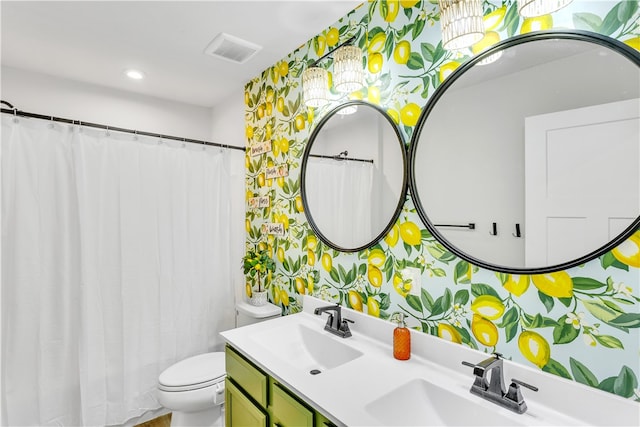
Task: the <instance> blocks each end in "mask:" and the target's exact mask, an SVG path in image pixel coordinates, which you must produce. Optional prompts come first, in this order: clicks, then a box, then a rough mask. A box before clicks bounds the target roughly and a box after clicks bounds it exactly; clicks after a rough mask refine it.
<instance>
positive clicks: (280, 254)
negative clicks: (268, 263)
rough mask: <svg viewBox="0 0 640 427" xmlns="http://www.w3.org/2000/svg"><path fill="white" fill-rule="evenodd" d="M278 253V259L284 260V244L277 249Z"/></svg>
mask: <svg viewBox="0 0 640 427" xmlns="http://www.w3.org/2000/svg"><path fill="white" fill-rule="evenodd" d="M276 254H277V256H278V261H280V262H283V261H284V248H283V247H282V246H280V247H279V248H278V250H277V251H276Z"/></svg>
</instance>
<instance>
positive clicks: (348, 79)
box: [333, 46, 364, 93]
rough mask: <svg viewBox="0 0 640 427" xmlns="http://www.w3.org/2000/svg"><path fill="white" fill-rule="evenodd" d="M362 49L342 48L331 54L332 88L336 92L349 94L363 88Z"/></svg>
mask: <svg viewBox="0 0 640 427" xmlns="http://www.w3.org/2000/svg"><path fill="white" fill-rule="evenodd" d="M363 81H364V68H362V49H360V48H359V47H358V46H342V47H341V48H340V49H338V50H336V52H335V53H334V54H333V86H334V87H335V88H336V90H337V91H338V92H342V93H351V92H353V91H356V90H359V89H360V88H362V86H363Z"/></svg>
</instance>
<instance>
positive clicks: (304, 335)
mask: <svg viewBox="0 0 640 427" xmlns="http://www.w3.org/2000/svg"><path fill="white" fill-rule="evenodd" d="M251 338H252V339H253V340H254V341H256V342H257V343H258V344H260V345H261V346H263V347H265V349H267V350H268V351H269V352H270V353H271V354H272V355H274V356H278V357H279V358H280V359H282V360H283V361H285V362H287V363H289V364H290V365H291V366H292V367H294V368H295V369H301V370H304V371H306V372H310V373H312V374H318V373H321V372H324V371H327V370H329V369H333V368H335V367H337V366H340V365H343V364H345V363H347V362H350V361H352V360H354V359H356V358H358V357H360V356H362V352H361V351H359V350H356V349H354V348H352V347H350V346H348V345H346V344H343V343H342V342H340V341H339V339H338V338H333V337H331V336H328V335H327V334H326V333H325V332H320V331H316V330H314V329H311V328H310V327H308V326H306V325H303V324H293V325H286V326H280V327H277V328H274V329H271V330H269V331H261V332H260V333H259V334H255V335H253V336H252V337H251Z"/></svg>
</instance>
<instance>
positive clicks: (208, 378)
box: [157, 301, 281, 427]
mask: <svg viewBox="0 0 640 427" xmlns="http://www.w3.org/2000/svg"><path fill="white" fill-rule="evenodd" d="M280 314H281V310H280V307H278V306H275V305H273V304H270V303H267V304H266V305H263V306H260V307H256V306H253V305H250V304H248V303H246V302H244V301H243V302H239V303H238V304H236V326H237V327H240V326H245V325H249V324H252V323H258V322H262V321H265V320H269V319H274V318H276V317H279V316H280ZM225 376H226V373H225V363H224V353H223V352H215V353H205V354H199V355H197V356H193V357H189V358H188V359H185V360H182V361H180V362H178V363H176V364H174V365H172V366H170V367H168V368H167V369H165V370H164V371H163V372H162V373H161V374H160V377H158V390H157V397H158V402H159V403H160V404H161V405H162V406H164V407H165V408H167V409H170V410H171V412H172V414H171V427H186V426H207V427H213V426H224V409H223V408H224V379H225Z"/></svg>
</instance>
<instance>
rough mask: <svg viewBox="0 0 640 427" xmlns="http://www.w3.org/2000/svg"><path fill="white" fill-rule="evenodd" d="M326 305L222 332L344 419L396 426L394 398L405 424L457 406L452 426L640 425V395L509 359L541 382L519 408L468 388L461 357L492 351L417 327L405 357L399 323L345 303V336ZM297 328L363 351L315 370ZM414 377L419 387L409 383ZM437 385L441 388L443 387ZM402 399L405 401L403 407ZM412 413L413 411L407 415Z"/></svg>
mask: <svg viewBox="0 0 640 427" xmlns="http://www.w3.org/2000/svg"><path fill="white" fill-rule="evenodd" d="M326 305H330V304H328V303H327V302H326V301H322V300H319V299H316V298H313V297H308V296H305V297H304V301H303V306H304V309H303V312H302V313H298V314H294V315H289V316H285V317H281V318H277V319H274V320H269V321H266V322H261V323H257V324H253V325H249V326H245V327H242V328H237V329H232V330H228V331H225V332H223V333H222V334H221V335H222V336H223V337H224V339H225V340H226V341H227V342H228V343H229V344H230V345H232V346H233V347H234V348H236V349H237V350H239V351H240V352H241V353H243V354H244V355H245V356H247V358H249V359H250V360H252V361H253V362H255V363H256V364H257V365H258V366H260V367H261V368H262V369H264V370H265V371H266V372H267V373H268V374H269V375H271V376H273V377H274V378H276V379H277V380H278V381H280V382H281V383H283V384H284V385H285V386H286V387H288V388H289V389H290V390H291V391H292V392H294V393H296V394H297V395H299V396H300V397H301V398H302V399H304V400H305V401H306V402H308V403H309V404H310V405H311V406H313V407H314V408H315V409H316V410H318V411H320V412H321V413H323V414H324V415H325V416H327V417H328V418H329V419H330V420H331V421H332V422H334V423H336V424H337V425H347V426H377V425H380V426H383V425H389V420H388V419H387V420H382V419H381V417H380V414H379V412H378V413H376V412H377V411H379V410H380V408H381V407H383V406H384V404H388V405H394V406H390V407H389V410H390V411H392V410H395V411H400V412H399V414H400V415H399V416H398V418H397V420H398V421H397V423H398V425H407V422H408V421H407V419H416V417H417V416H418V415H420V418H419V419H421V420H422V419H423V418H427V417H429V418H430V419H425V421H424V425H439V424H440V425H441V424H442V423H446V421H437V422H436V421H435V420H436V419H437V420H440V418H438V417H437V415H435V412H442V411H450V412H449V413H448V414H445V417H444V418H442V419H444V420H452V421H451V423H452V425H496V423H504V425H530V426H538V425H547V426H548V425H554V426H560V425H567V426H569V425H603V426H605V425H606V426H612V425H634V426H638V425H640V405H639V404H638V403H636V402H632V401H629V400H626V399H623V398H620V397H618V396H615V395H613V394H611V393H606V392H603V391H600V390H597V389H594V388H591V387H587V386H584V385H582V384H579V383H576V382H574V381H570V380H566V379H564V378H560V377H557V376H555V375H551V374H547V373H544V372H541V371H539V370H535V369H532V368H529V367H527V366H524V365H520V364H516V363H512V362H510V361H508V360H505V361H504V371H505V373H504V378H505V383H506V385H507V386H508V385H509V380H510V379H511V378H517V379H519V380H522V381H524V382H526V383H529V384H532V385H535V386H537V387H538V388H539V391H538V392H537V393H536V392H533V391H530V390H527V389H523V390H522V394H523V396H524V399H525V401H526V402H527V405H528V411H527V412H526V413H524V414H522V415H519V414H516V413H514V412H512V411H509V410H508V409H505V408H502V407H500V406H498V405H496V404H494V403H491V402H488V401H486V400H484V399H482V398H480V397H477V396H475V395H472V394H471V393H469V389H470V387H471V384H472V383H473V379H474V376H473V373H472V369H471V368H469V367H465V366H463V365H462V361H463V360H466V361H469V362H472V363H477V362H480V361H481V360H484V359H485V358H487V357H489V355H487V354H486V353H482V352H479V351H476V350H473V349H470V348H468V347H464V346H462V345H459V344H453V343H450V342H447V341H445V340H442V339H440V338H437V337H433V336H431V335H428V334H424V333H421V332H417V331H413V330H412V331H411V340H412V354H411V359H410V360H407V361H399V360H396V359H394V358H393V355H392V346H391V343H392V333H393V329H394V327H395V326H394V325H393V324H392V323H390V322H387V321H383V320H380V319H377V318H374V317H371V316H368V315H365V314H362V313H359V312H355V311H352V310H349V309H345V308H343V309H342V311H343V317H347V318H350V319H352V320H354V321H355V323H354V324H350V328H351V331H352V336H351V337H349V338H340V337H337V336H335V335H333V334H331V333H329V332H326V331H324V329H323V328H324V325H325V323H326V317H327V315H326V314H323V315H322V316H316V315H314V314H313V310H314V309H315V308H316V307H320V306H326ZM295 328H302V329H303V330H312V331H314V334H315V333H316V332H317V334H321V335H322V336H325V337H326V338H324V337H320V338H322V341H325V345H326V344H332V342H329V341H326V339H327V338H328V339H331V340H337V341H338V344H339V345H345V346H349V347H351V348H352V349H353V350H355V351H358V352H361V353H362V354H361V355H360V356H359V357H357V358H355V359H353V360H350V361H348V362H346V363H344V364H342V365H339V366H336V367H334V368H331V369H324V370H322V372H321V373H320V374H317V375H311V374H310V373H309V370H310V368H312V366H307V364H306V363H305V362H306V359H304V358H303V357H301V354H297V353H296V345H295V343H294V342H293V341H292V340H295V339H297V338H296V334H290V333H289V331H292V330H294V329H295ZM305 328H308V329H305ZM315 336H318V335H315ZM421 380H425V381H424V382H422V381H421ZM412 382H413V383H412ZM428 383H433V384H435V385H437V386H439V387H441V388H442V389H443V390H444V392H442V393H436V394H438V395H439V396H438V399H429V400H432V402H431V405H432V407H431V413H434V415H433V417H430V416H429V414H426V415H425V414H422V413H420V411H425V409H424V408H425V407H428V405H426V404H425V405H422V404H421V402H422V401H421V400H420V399H421V396H420V395H418V393H421V388H420V387H421V386H422V385H423V384H428ZM407 384H411V386H412V387H413V386H415V387H413V388H407ZM403 388H404V390H405V391H406V390H415V392H414V391H412V392H411V393H413V396H409V398H403V399H401V400H400V401H399V403H397V404H395V403H394V402H395V401H394V398H393V397H390V396H395V395H394V393H393V392H392V391H393V390H395V389H403ZM435 390H441V389H439V388H438V387H436V388H435ZM390 392H392V393H390ZM448 392H451V393H453V395H450V394H449V393H448ZM432 393H433V392H432ZM399 396H401V397H402V395H399ZM405 397H406V396H405ZM399 405H405V406H406V407H405V408H397V406H399ZM434 408H435V409H437V410H435V409H434ZM474 408H475V409H474ZM485 410H488V411H490V412H491V415H492V416H493V415H495V416H496V417H499V421H496V420H493V419H489V417H485V416H484V415H486V411H485ZM412 411H413V412H415V413H412ZM456 411H457V412H460V414H459V415H460V416H461V417H462V419H464V420H467V419H469V417H472V416H473V414H471V412H473V411H479V412H478V413H481V414H484V415H481V416H478V417H476V418H473V420H474V422H473V423H469V424H467V422H466V421H460V417H455V416H454V417H450V416H449V415H452V414H454V412H456ZM469 411H471V412H469ZM405 415H406V417H408V418H406V417H405V419H403V417H404V416H405ZM411 417H413V418H411ZM465 417H467V418H465Z"/></svg>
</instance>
